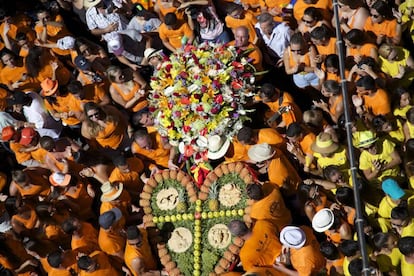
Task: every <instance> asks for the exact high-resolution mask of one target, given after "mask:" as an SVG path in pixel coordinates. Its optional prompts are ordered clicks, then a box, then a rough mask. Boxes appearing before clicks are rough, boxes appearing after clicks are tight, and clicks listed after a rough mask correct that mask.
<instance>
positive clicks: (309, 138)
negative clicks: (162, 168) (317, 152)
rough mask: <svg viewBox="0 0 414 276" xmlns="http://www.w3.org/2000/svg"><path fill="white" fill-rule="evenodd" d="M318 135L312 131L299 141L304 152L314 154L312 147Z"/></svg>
mask: <svg viewBox="0 0 414 276" xmlns="http://www.w3.org/2000/svg"><path fill="white" fill-rule="evenodd" d="M315 140H316V136H315V134H313V133H312V132H309V133H307V134H306V135H305V136H304V137H303V139H302V140H301V141H300V142H299V145H300V148H301V149H302V152H303V153H304V154H309V155H311V154H313V150H312V148H311V146H312V144H313V142H315Z"/></svg>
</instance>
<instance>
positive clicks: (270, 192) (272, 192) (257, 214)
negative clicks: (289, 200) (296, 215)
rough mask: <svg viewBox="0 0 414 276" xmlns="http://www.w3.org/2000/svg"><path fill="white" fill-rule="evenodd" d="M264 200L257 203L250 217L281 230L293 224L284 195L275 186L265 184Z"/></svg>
mask: <svg viewBox="0 0 414 276" xmlns="http://www.w3.org/2000/svg"><path fill="white" fill-rule="evenodd" d="M262 189H263V193H264V194H265V196H264V198H262V199H261V200H258V201H256V202H255V203H254V204H253V206H252V211H251V213H250V217H251V218H252V219H255V220H267V221H270V222H272V223H273V224H274V225H275V226H276V227H277V229H279V230H281V229H282V228H283V227H285V226H286V225H288V224H290V223H291V222H292V216H291V214H290V211H289V209H287V208H286V205H285V202H284V201H283V197H282V194H281V193H280V191H279V189H278V188H277V187H275V186H274V185H271V184H270V185H269V184H267V183H266V184H264V185H263V187H262Z"/></svg>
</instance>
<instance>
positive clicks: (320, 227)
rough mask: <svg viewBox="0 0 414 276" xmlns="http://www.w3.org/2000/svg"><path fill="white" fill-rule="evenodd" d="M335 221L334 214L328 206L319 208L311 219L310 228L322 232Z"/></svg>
mask: <svg viewBox="0 0 414 276" xmlns="http://www.w3.org/2000/svg"><path fill="white" fill-rule="evenodd" d="M334 222H335V215H334V213H333V212H332V210H331V209H329V208H324V209H322V210H319V211H318V212H317V213H316V214H315V216H314V217H313V219H312V228H313V230H315V231H316V232H319V233H322V232H325V231H326V230H328V229H329V228H331V226H332V225H333V224H334Z"/></svg>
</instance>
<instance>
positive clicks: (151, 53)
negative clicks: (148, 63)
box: [144, 48, 162, 60]
mask: <svg viewBox="0 0 414 276" xmlns="http://www.w3.org/2000/svg"><path fill="white" fill-rule="evenodd" d="M161 52H162V50H156V49H154V48H147V49H145V51H144V57H145V58H146V59H147V60H150V59H151V58H152V57H155V56H156V55H159V54H161Z"/></svg>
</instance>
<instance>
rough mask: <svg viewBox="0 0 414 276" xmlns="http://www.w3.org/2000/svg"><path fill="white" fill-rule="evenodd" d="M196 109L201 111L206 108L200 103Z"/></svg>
mask: <svg viewBox="0 0 414 276" xmlns="http://www.w3.org/2000/svg"><path fill="white" fill-rule="evenodd" d="M196 110H197V111H199V112H201V111H204V108H203V106H202V105H198V106H197V108H196Z"/></svg>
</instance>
